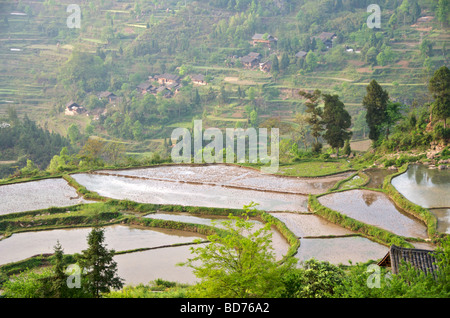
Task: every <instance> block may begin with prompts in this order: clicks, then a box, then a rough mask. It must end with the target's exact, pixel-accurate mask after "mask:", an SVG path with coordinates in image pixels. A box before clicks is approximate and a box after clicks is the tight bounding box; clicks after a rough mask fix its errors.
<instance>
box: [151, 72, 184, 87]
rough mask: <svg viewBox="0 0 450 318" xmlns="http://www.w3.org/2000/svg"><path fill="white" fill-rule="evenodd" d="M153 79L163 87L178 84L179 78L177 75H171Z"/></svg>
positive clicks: (165, 74)
mask: <svg viewBox="0 0 450 318" xmlns="http://www.w3.org/2000/svg"><path fill="white" fill-rule="evenodd" d="M154 79H155V80H157V81H158V83H159V84H161V85H165V84H174V83H179V82H180V77H179V76H178V75H173V74H167V73H164V74H161V75H156V76H154Z"/></svg>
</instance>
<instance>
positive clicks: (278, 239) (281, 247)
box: [146, 213, 289, 260]
mask: <svg viewBox="0 0 450 318" xmlns="http://www.w3.org/2000/svg"><path fill="white" fill-rule="evenodd" d="M146 217H149V218H153V219H161V220H171V221H177V222H185V223H194V224H204V225H211V226H215V227H218V228H224V226H223V224H222V222H223V221H229V220H230V219H228V218H227V217H224V216H205V217H199V216H193V215H189V214H187V213H154V214H149V215H147V216H146ZM249 221H250V222H252V223H253V229H254V230H258V229H260V228H261V227H263V226H264V224H263V223H262V222H260V221H258V220H254V219H250V220H249ZM271 233H272V243H271V246H272V248H273V253H274V254H275V258H276V259H277V260H279V259H281V258H282V257H283V256H284V255H286V253H287V251H288V249H289V243H288V242H287V240H286V239H285V238H284V236H283V235H282V234H281V233H280V232H278V231H277V230H276V229H275V228H272V229H271ZM243 234H244V235H245V233H243Z"/></svg>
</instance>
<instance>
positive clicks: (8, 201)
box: [0, 179, 90, 214]
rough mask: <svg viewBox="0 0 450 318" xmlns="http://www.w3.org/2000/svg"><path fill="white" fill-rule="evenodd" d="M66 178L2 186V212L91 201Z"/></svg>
mask: <svg viewBox="0 0 450 318" xmlns="http://www.w3.org/2000/svg"><path fill="white" fill-rule="evenodd" d="M89 202H90V201H87V200H85V199H83V198H79V197H78V194H77V192H76V191H75V189H74V188H72V187H71V186H70V185H69V184H68V183H67V181H66V180H64V179H45V180H40V181H30V182H24V183H15V184H8V185H2V186H0V214H8V213H15V212H25V211H31V210H39V209H47V208H50V207H65V206H70V205H76V204H79V203H89Z"/></svg>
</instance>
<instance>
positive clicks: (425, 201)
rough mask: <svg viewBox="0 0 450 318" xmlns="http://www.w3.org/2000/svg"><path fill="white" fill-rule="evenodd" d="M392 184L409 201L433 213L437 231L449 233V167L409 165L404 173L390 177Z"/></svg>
mask: <svg viewBox="0 0 450 318" xmlns="http://www.w3.org/2000/svg"><path fill="white" fill-rule="evenodd" d="M392 185H393V186H394V187H395V188H396V189H397V191H398V192H400V193H401V194H402V195H403V196H404V197H405V198H407V199H408V200H409V201H411V202H413V203H415V204H417V205H420V206H422V207H424V208H427V209H429V211H430V212H431V213H432V214H434V216H435V217H436V219H437V230H438V232H441V233H447V234H450V169H443V170H439V169H436V168H434V169H433V168H429V167H427V166H424V165H410V166H409V167H408V170H406V172H405V173H402V174H401V175H399V176H396V177H395V178H392Z"/></svg>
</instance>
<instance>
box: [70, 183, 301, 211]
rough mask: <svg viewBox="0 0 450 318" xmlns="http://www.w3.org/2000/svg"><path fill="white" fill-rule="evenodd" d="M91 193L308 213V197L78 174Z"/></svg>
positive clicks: (130, 198) (202, 204)
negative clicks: (255, 206)
mask: <svg viewBox="0 0 450 318" xmlns="http://www.w3.org/2000/svg"><path fill="white" fill-rule="evenodd" d="M73 178H74V179H75V180H76V181H77V182H78V183H80V184H82V185H83V186H85V187H86V188H87V189H88V190H91V191H95V192H97V193H98V194H100V195H102V196H105V197H109V198H113V199H129V200H132V201H136V202H141V203H153V204H174V205H183V206H203V207H217V208H235V209H242V207H243V206H244V205H248V204H250V203H251V202H252V201H253V202H256V203H259V206H257V208H258V209H261V210H266V211H307V196H306V195H298V194H297V195H296V194H283V193H274V192H264V191H256V190H244V189H234V188H225V187H221V186H215V185H213V186H211V185H198V184H188V183H180V182H171V181H157V180H149V179H131V178H125V177H119V176H111V175H95V174H75V175H73Z"/></svg>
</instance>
